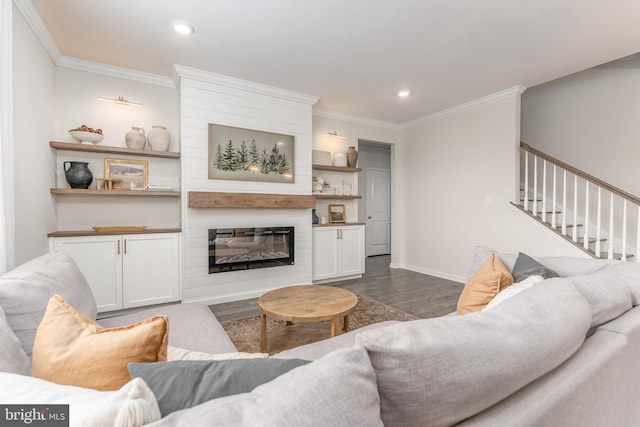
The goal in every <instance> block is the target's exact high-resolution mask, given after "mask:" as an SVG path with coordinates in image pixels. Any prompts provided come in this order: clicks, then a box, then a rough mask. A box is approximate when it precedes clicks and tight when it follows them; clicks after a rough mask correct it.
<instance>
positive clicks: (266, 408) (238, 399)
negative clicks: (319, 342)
mask: <svg viewBox="0 0 640 427" xmlns="http://www.w3.org/2000/svg"><path fill="white" fill-rule="evenodd" d="M175 425H185V426H198V425H206V426H210V427H216V426H225V427H226V426H234V427H261V426H264V427H267V426H268V427H272V426H278V427H303V426H332V427H343V426H344V427H352V426H367V427H375V426H382V425H383V424H382V421H381V419H380V400H379V397H378V390H377V388H376V376H375V373H374V372H373V369H372V367H371V363H370V362H369V359H368V357H367V353H366V351H365V350H364V349H362V348H348V349H342V350H337V351H335V352H333V353H330V354H328V355H326V356H325V357H323V358H321V359H318V360H316V361H314V362H312V363H309V364H308V365H305V366H301V367H299V368H296V369H295V370H293V371H291V372H287V373H286V374H283V375H281V376H280V377H278V378H276V379H275V380H273V381H271V382H268V383H266V384H263V385H261V386H258V387H256V388H255V389H254V390H253V391H252V392H251V393H243V394H237V395H235V396H227V397H222V398H220V399H214V400H210V401H208V402H205V403H202V404H200V405H198V406H194V407H193V408H190V409H185V410H182V411H177V412H174V413H172V414H171V415H169V416H168V417H165V418H163V419H162V420H160V421H158V422H157V423H155V424H153V426H154V427H159V426H175Z"/></svg>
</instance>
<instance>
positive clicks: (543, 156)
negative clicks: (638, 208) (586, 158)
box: [520, 142, 640, 205]
mask: <svg viewBox="0 0 640 427" xmlns="http://www.w3.org/2000/svg"><path fill="white" fill-rule="evenodd" d="M520 148H522V149H523V150H525V151H528V152H529V153H531V154H533V155H536V156H538V157H540V158H541V159H544V160H546V161H548V162H551V163H553V164H554V165H556V166H559V167H561V168H562V169H565V170H566V171H568V172H571V173H572V174H574V175H577V176H579V177H580V178H583V179H585V180H587V181H589V182H592V183H594V184H596V185H597V186H599V187H602V188H604V189H605V190H607V191H610V192H611V193H613V194H616V195H618V196H620V197H622V198H623V199H627V200H629V201H630V202H633V203H635V204H636V205H640V198H638V197H636V196H634V195H633V194H630V193H627V192H626V191H624V190H621V189H619V188H618V187H614V186H613V185H611V184H607V183H606V182H604V181H603V180H601V179H598V178H596V177H595V176H593V175H589V174H588V173H586V172H584V171H581V170H580V169H578V168H575V167H573V166H571V165H568V164H566V163H565V162H563V161H562V160H558V159H556V158H555V157H552V156H550V155H548V154H546V153H543V152H542V151H539V150H536V149H535V148H533V147H531V146H530V145H529V144H525V143H524V142H520Z"/></svg>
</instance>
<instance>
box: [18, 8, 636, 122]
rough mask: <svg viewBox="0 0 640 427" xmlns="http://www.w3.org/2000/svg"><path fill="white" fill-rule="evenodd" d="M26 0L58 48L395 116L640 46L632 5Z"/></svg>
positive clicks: (421, 112) (538, 79) (527, 82)
mask: <svg viewBox="0 0 640 427" xmlns="http://www.w3.org/2000/svg"><path fill="white" fill-rule="evenodd" d="M27 1H28V0H27ZM31 2H32V4H33V6H34V7H35V10H36V11H37V12H38V14H39V15H40V17H41V18H42V20H43V22H44V24H45V25H46V27H47V29H48V31H49V33H50V34H51V36H52V38H53V40H54V41H55V43H56V44H57V46H58V48H59V50H60V51H61V53H62V55H64V56H69V57H75V58H80V59H86V60H90V61H97V62H101V63H106V64H109V65H114V66H119V67H125V68H130V69H133V70H138V71H144V72H148V73H154V74H159V75H163V76H170V75H171V73H172V64H179V65H184V66H188V67H193V68H198V69H201V70H206V71H210V72H213V73H217V74H222V75H226V76H231V77H235V78H240V79H244V80H249V81H253V82H257V83H262V84H266V85H270V86H275V87H278V88H283V89H288V90H292V91H296V92H301V93H305V94H308V95H314V96H318V97H320V100H319V101H318V103H317V104H316V105H315V107H316V108H320V109H323V110H329V111H333V112H337V113H343V114H346V115H351V116H357V117H363V118H369V119H375V120H380V121H384V122H390V123H397V124H401V123H406V122H409V121H412V120H414V119H418V118H420V117H424V116H427V115H430V114H432V113H435V112H438V111H442V110H445V109H447V108H449V107H453V106H456V105H459V104H462V103H465V102H468V101H471V100H474V99H477V98H481V97H483V96H487V95H490V94H492V93H495V92H499V91H502V90H504V89H508V88H511V87H513V86H516V85H522V86H525V87H531V86H534V85H537V84H540V83H544V82H546V81H549V80H553V79H555V78H558V77H562V76H565V75H568V74H571V73H574V72H577V71H581V70H584V69H586V68H589V67H592V66H595V65H599V64H602V63H605V62H608V61H611V60H614V59H617V58H621V57H624V56H627V55H630V54H634V53H636V52H640V1H638V0H615V1H608V0H517V1H514V0H394V1H391V0H315V1H312V0H307V1H304V0H208V1H205V0H180V1H168V0H110V1H104V0H56V1H51V0H31ZM174 20H186V21H189V22H190V23H191V24H192V25H193V26H194V27H195V29H196V31H195V33H194V34H193V35H191V36H181V35H179V34H177V33H175V32H174V31H173V30H172V28H171V25H170V23H171V21H174ZM403 88H408V89H410V90H411V92H412V93H411V95H410V96H409V97H407V98H398V97H397V96H396V95H395V94H396V92H397V91H398V90H399V89H403Z"/></svg>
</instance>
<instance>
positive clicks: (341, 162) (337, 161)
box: [331, 152, 347, 167]
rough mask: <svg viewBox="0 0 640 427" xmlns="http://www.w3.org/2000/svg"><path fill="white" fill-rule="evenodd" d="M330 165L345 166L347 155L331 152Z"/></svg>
mask: <svg viewBox="0 0 640 427" xmlns="http://www.w3.org/2000/svg"><path fill="white" fill-rule="evenodd" d="M331 165H332V166H338V167H347V156H346V155H345V154H344V153H341V152H333V153H331Z"/></svg>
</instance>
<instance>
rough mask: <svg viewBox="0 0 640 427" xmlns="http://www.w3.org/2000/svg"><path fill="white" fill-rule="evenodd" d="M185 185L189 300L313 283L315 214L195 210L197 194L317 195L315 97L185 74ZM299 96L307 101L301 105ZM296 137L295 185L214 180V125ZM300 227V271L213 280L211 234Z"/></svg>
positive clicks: (250, 273)
mask: <svg viewBox="0 0 640 427" xmlns="http://www.w3.org/2000/svg"><path fill="white" fill-rule="evenodd" d="M178 74H179V75H180V77H181V79H180V90H181V114H182V116H181V120H182V169H183V173H182V180H183V242H184V250H183V254H184V255H183V293H182V295H183V300H185V301H203V302H207V303H218V302H225V301H232V300H238V299H246V298H252V297H256V296H259V295H262V294H263V293H264V292H265V291H267V290H270V289H274V288H279V287H283V286H289V285H300V284H309V283H311V210H310V209H208V208H205V209H202V208H199V209H195V208H189V207H188V193H189V191H221V192H232V193H266V194H269V193H272V194H311V105H312V104H313V102H315V98H314V99H313V101H312V100H311V97H306V96H296V94H293V93H290V92H287V91H284V90H278V89H276V88H268V87H264V86H261V85H257V84H252V83H251V82H244V81H240V80H236V79H231V78H225V77H223V76H217V75H214V74H210V73H204V72H200V71H197V70H190V69H185V68H182V67H179V68H178ZM298 98H299V99H298ZM209 123H213V124H220V125H226V126H235V127H240V128H245V129H254V130H261V131H266V132H274V133H281V134H286V135H293V136H294V138H295V161H294V165H295V166H294V168H295V171H294V173H295V178H294V179H295V182H294V183H273V182H252V181H237V180H215V179H208V168H207V164H208V160H207V159H208V124H209ZM287 225H292V226H294V227H295V265H291V266H283V267H273V268H267V269H255V270H246V271H232V272H224V273H216V274H209V272H208V254H209V248H208V235H207V232H208V229H210V228H230V227H252V226H287Z"/></svg>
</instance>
